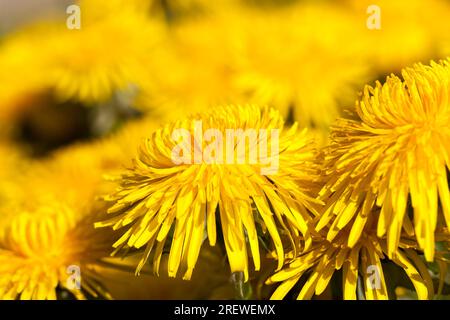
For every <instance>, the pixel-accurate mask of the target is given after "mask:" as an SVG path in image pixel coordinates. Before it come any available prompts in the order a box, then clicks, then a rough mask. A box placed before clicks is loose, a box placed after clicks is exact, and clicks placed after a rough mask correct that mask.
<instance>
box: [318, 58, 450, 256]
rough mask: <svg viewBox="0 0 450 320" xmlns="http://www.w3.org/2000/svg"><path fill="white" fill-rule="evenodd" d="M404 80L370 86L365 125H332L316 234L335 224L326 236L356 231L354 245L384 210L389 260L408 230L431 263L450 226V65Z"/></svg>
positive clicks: (380, 222)
mask: <svg viewBox="0 0 450 320" xmlns="http://www.w3.org/2000/svg"><path fill="white" fill-rule="evenodd" d="M402 76H403V79H404V80H401V79H400V78H398V77H397V76H395V75H391V76H389V77H388V78H387V79H386V82H385V83H384V84H381V83H379V82H377V83H376V85H375V87H370V86H366V88H365V89H364V94H363V97H362V98H361V100H360V101H359V102H358V104H357V109H356V111H357V113H358V115H359V119H358V120H344V119H342V120H340V121H339V122H338V123H337V124H336V125H335V126H334V128H333V131H332V135H331V140H332V142H331V145H330V146H329V147H328V148H327V150H326V157H325V158H326V163H325V174H326V175H327V177H328V178H327V180H328V181H327V183H326V184H325V186H324V187H323V189H322V191H321V192H320V197H321V199H323V200H324V202H326V204H327V205H326V207H325V209H324V213H323V215H322V217H321V220H320V221H319V223H318V225H317V229H318V230H320V229H322V228H323V227H325V226H326V225H327V224H328V223H329V222H331V221H333V223H332V225H331V227H330V229H329V231H328V235H327V239H328V240H329V241H333V239H334V238H335V236H336V235H337V234H338V232H339V230H341V229H343V228H344V227H346V226H347V225H351V226H352V228H351V232H350V235H349V237H348V245H349V246H350V247H354V246H355V245H356V244H357V243H358V240H359V238H360V235H361V233H362V231H363V228H364V226H365V224H366V221H367V219H368V218H369V217H370V216H371V215H373V214H374V213H372V211H371V210H372V208H374V207H376V206H378V207H381V212H380V213H379V214H377V216H376V220H377V234H378V236H379V237H382V236H384V235H387V240H388V253H389V257H390V258H393V257H395V255H396V253H395V252H396V249H397V247H398V243H399V241H400V235H401V232H402V230H404V231H406V232H407V233H408V234H409V235H411V236H413V235H414V236H415V237H416V239H417V241H418V244H419V247H420V248H421V249H423V250H424V251H425V256H426V258H427V260H429V261H431V260H433V254H434V245H435V239H434V231H435V228H436V226H437V225H441V226H443V225H445V224H446V225H447V226H448V225H449V224H450V194H449V188H448V179H447V172H448V169H449V168H450V145H449V141H450V102H449V96H448V92H449V90H450V86H449V83H450V66H449V63H448V62H441V63H434V62H432V63H431V65H430V66H426V65H422V64H417V65H415V66H414V67H411V68H406V69H404V70H403V71H402ZM409 208H411V210H410V209H409ZM334 217H335V219H334V220H333V218H334ZM354 217H355V219H353V218H354Z"/></svg>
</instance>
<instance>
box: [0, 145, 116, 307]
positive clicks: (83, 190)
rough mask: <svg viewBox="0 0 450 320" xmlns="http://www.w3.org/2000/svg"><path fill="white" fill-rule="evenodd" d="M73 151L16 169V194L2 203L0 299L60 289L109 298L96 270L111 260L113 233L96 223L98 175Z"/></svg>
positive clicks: (48, 295)
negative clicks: (67, 158)
mask: <svg viewBox="0 0 450 320" xmlns="http://www.w3.org/2000/svg"><path fill="white" fill-rule="evenodd" d="M73 155H74V154H72V157H70V161H69V162H67V161H64V160H61V161H60V160H58V159H52V160H46V161H44V162H42V163H40V162H39V163H35V164H33V165H32V166H30V167H29V168H28V169H27V170H26V172H21V173H18V174H17V175H16V177H15V180H14V183H17V184H18V186H17V187H16V188H15V189H14V191H15V192H16V194H14V195H12V196H11V197H8V200H9V201H7V203H5V202H2V203H1V205H0V217H1V224H0V298H1V299H16V298H20V299H39V300H41V299H55V298H57V297H59V294H58V292H59V291H60V290H61V289H65V290H67V291H69V292H71V293H72V294H73V295H74V296H75V297H76V298H78V299H84V298H88V297H102V298H110V295H109V294H108V291H107V289H106V288H105V286H104V284H103V283H102V281H101V279H102V276H101V272H100V271H101V269H102V268H105V267H109V266H111V261H109V260H110V259H111V258H110V257H109V253H110V247H111V243H113V242H114V241H116V240H117V239H116V238H115V235H114V234H112V233H111V232H108V231H109V230H102V231H101V232H99V230H96V229H95V228H94V221H95V220H97V219H98V217H97V213H98V212H101V208H100V206H101V203H99V202H98V201H95V194H96V192H97V191H99V192H100V190H103V189H101V188H100V187H99V182H101V181H102V179H101V175H99V174H98V172H97V171H96V170H93V168H90V170H86V168H83V167H82V166H79V165H78V163H77V161H76V160H77V159H76V157H73ZM74 160H75V161H74ZM102 192H105V190H103V191H102ZM10 198H11V199H10ZM104 231H106V232H104ZM78 275H79V276H80V277H81V278H80V282H79V286H78V285H77V282H78V278H77V277H78Z"/></svg>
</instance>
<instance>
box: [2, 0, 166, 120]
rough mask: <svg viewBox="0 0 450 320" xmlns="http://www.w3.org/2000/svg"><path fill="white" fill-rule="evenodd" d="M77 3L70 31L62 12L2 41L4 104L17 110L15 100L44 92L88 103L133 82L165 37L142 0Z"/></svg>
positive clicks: (59, 98) (133, 83) (159, 22)
mask: <svg viewBox="0 0 450 320" xmlns="http://www.w3.org/2000/svg"><path fill="white" fill-rule="evenodd" d="M78 4H79V5H80V10H81V16H80V28H79V29H73V30H72V29H69V28H68V27H67V26H66V20H65V19H66V18H67V17H66V16H64V17H59V18H57V19H53V20H49V21H46V22H45V23H43V22H38V23H32V24H31V25H29V26H27V27H26V28H25V29H23V30H19V31H17V32H16V33H13V34H12V35H11V36H9V37H8V38H7V39H6V40H5V42H4V43H3V45H2V47H1V49H0V67H1V71H0V79H2V80H3V82H4V83H5V84H6V87H5V88H2V89H0V98H3V97H4V99H2V101H3V103H4V104H5V106H4V107H2V108H5V109H6V110H11V112H13V111H15V112H20V110H16V109H17V108H16V105H17V103H15V102H16V100H19V101H21V100H23V96H24V95H30V94H35V93H36V92H38V93H41V92H43V91H44V92H45V91H50V92H52V93H53V94H54V95H55V97H56V98H57V99H58V100H62V101H65V100H69V99H73V100H77V101H81V102H82V103H84V104H86V105H90V104H93V103H99V102H104V101H105V100H107V99H109V98H111V96H112V95H113V94H114V93H115V92H117V91H125V90H129V88H130V87H132V86H133V85H135V83H136V81H137V72H138V70H139V69H140V68H141V66H142V65H144V64H145V62H146V61H148V60H149V59H151V51H152V48H153V47H154V46H155V45H156V44H157V43H158V41H159V39H161V38H162V37H163V36H164V25H163V24H162V22H161V21H160V20H157V19H152V20H150V19H149V17H148V16H147V14H146V12H145V10H143V8H145V6H144V4H145V2H144V1H140V0H135V1H122V0H116V1H108V3H107V4H106V3H104V2H100V1H79V3H78ZM10 101H11V102H10ZM25 105H28V106H30V105H31V106H32V103H28V104H25ZM9 106H10V107H9ZM0 119H1V118H0Z"/></svg>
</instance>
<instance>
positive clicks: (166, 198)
mask: <svg viewBox="0 0 450 320" xmlns="http://www.w3.org/2000/svg"><path fill="white" fill-rule="evenodd" d="M198 121H201V124H202V129H199V127H198ZM208 129H216V130H218V132H219V133H221V134H222V135H225V134H226V130H227V129H229V130H232V129H234V130H239V129H240V130H244V131H243V132H247V131H246V130H247V129H254V130H256V132H260V131H259V130H260V129H266V130H268V131H270V132H272V131H271V130H275V131H276V132H279V134H278V136H279V139H278V138H276V140H275V138H274V137H273V136H272V134H270V137H269V134H267V136H266V139H267V145H266V146H267V149H266V151H265V152H266V153H267V152H268V149H270V150H272V151H271V152H270V155H269V154H267V155H266V156H264V155H263V153H262V152H264V149H261V146H262V144H263V140H264V138H263V137H262V136H261V137H260V138H259V139H258V140H252V138H251V137H248V138H247V139H246V138H245V137H243V138H242V137H241V138H239V137H238V139H237V140H236V138H235V137H234V136H231V139H232V140H231V142H227V143H228V145H229V146H231V148H232V149H231V150H232V151H231V154H229V153H230V151H228V152H226V151H225V150H224V149H223V148H224V146H225V141H223V140H222V143H220V142H219V141H220V140H216V142H215V143H217V145H216V147H215V148H217V149H215V150H216V151H212V150H211V149H208V144H207V143H206V140H204V139H203V135H202V134H203V133H202V132H203V130H204V132H208V131H210V130H208ZM178 130H183V132H184V134H188V135H189V137H186V138H187V139H188V140H187V141H184V142H182V143H183V147H184V148H188V150H189V151H186V154H184V153H183V156H182V157H183V159H184V160H188V158H184V157H190V156H192V155H194V156H195V157H196V159H197V155H195V154H197V153H198V152H199V150H203V151H204V150H209V151H210V152H211V153H206V155H205V153H204V152H203V156H202V159H201V160H200V161H198V159H197V160H195V162H189V161H188V162H186V161H184V160H183V163H179V164H176V163H178V162H176V161H175V160H174V158H173V150H174V148H175V150H176V147H177V146H179V143H180V141H177V140H174V139H179V138H180V137H178V138H173V137H172V134H173V133H174V132H179V131H178ZM199 130H200V131H199ZM207 130H208V131H207ZM216 134H217V132H216ZM210 138H211V137H210ZM205 139H207V138H205ZM216 139H219V137H216ZM248 139H250V140H249V143H248V144H247V143H246V140H248ZM227 141H229V139H228V140H227ZM275 144H279V149H278V150H275V149H272V146H273V145H275ZM242 146H243V147H244V148H245V154H246V155H249V153H250V151H257V150H259V153H258V154H260V155H263V158H260V161H259V162H256V163H252V162H250V160H249V159H250V158H249V159H247V158H245V161H243V163H242V164H239V163H236V162H235V161H236V160H235V156H236V155H234V154H233V153H234V150H235V149H237V150H242V149H241V147H242ZM209 148H211V146H209ZM227 150H230V149H229V147H227ZM200 152H202V151H200ZM225 154H227V157H228V156H231V157H232V159H233V160H235V161H234V162H233V161H232V162H233V163H228V162H226V161H224V159H222V160H221V157H220V156H221V155H222V156H224V155H225ZM277 157H278V159H279V166H278V168H277V169H278V170H277V171H274V172H270V173H269V174H268V175H263V174H262V173H261V172H262V171H261V169H262V168H263V167H265V166H266V165H267V164H263V163H262V162H263V161H264V162H266V161H269V160H270V161H272V160H274V159H275V158H277ZM315 157H316V152H315V149H314V146H313V145H312V144H311V142H310V140H309V139H308V137H307V135H306V133H305V132H304V131H303V132H301V133H299V132H298V129H297V126H296V125H294V126H293V127H292V128H291V129H289V130H287V131H286V130H285V129H283V120H282V118H281V117H280V115H279V114H278V113H277V112H276V111H274V110H269V109H264V110H262V111H261V110H260V109H259V108H258V107H256V106H246V107H240V106H238V107H236V106H224V107H218V108H215V109H214V110H211V111H210V112H206V113H204V114H199V115H196V116H192V117H190V118H188V119H185V120H180V121H176V122H173V123H171V124H169V125H166V126H165V127H164V128H162V129H160V130H158V131H156V132H155V133H153V134H152V135H151V137H150V138H148V139H147V141H146V143H144V144H142V145H141V147H140V150H139V155H138V157H137V158H136V159H135V160H134V163H133V166H132V167H131V168H130V169H129V170H127V171H126V172H125V173H124V174H122V175H121V176H120V177H119V178H118V183H119V185H120V186H119V188H118V190H117V192H115V193H112V194H111V195H109V196H106V197H105V200H107V201H109V202H110V203H111V207H110V208H109V210H108V213H109V214H110V216H111V217H109V218H108V219H107V220H105V221H102V222H99V223H98V224H97V226H98V227H105V226H110V227H113V229H115V230H118V231H117V233H120V234H121V235H122V237H121V238H120V239H119V240H118V241H117V242H116V243H115V244H114V247H115V248H116V251H121V250H123V251H125V252H126V251H128V250H130V249H140V248H144V247H145V252H144V254H143V257H142V260H141V262H140V264H139V266H138V270H137V272H139V271H140V270H141V268H142V267H143V265H144V264H145V262H146V261H147V259H148V257H149V255H150V254H151V253H153V254H154V255H153V257H154V262H153V266H154V269H155V271H156V272H157V271H158V267H159V261H160V259H161V255H162V252H163V249H164V247H165V245H166V244H169V243H170V244H171V248H170V254H169V261H168V274H169V276H171V277H175V276H176V275H177V272H178V270H179V268H180V265H181V266H182V268H183V269H184V272H185V273H184V278H185V279H189V278H190V277H191V274H192V271H193V269H194V267H195V265H196V262H197V258H198V254H199V252H200V248H201V246H202V244H203V242H204V240H205V238H206V237H207V238H208V239H209V243H210V245H213V246H214V245H215V244H216V240H217V224H219V225H220V227H221V231H222V234H223V241H224V243H225V247H226V250H227V254H228V259H229V263H230V267H231V271H232V272H244V274H245V279H247V278H248V257H247V256H248V253H247V245H249V246H250V251H251V255H252V257H253V262H254V265H255V269H256V270H259V268H260V252H259V240H258V238H259V237H265V236H266V237H267V238H268V239H269V240H271V242H273V246H274V248H275V251H276V254H275V255H276V257H277V258H278V268H281V266H282V265H283V261H284V252H285V245H283V238H287V239H290V241H291V246H295V247H297V245H298V244H299V243H300V240H298V238H299V236H300V233H301V234H303V235H307V234H308V232H309V229H308V221H310V219H311V218H310V213H309V212H308V209H310V210H314V205H315V203H316V201H315V200H314V199H313V198H311V192H312V190H314V188H317V186H316V183H317V182H316V180H317V176H316V174H317V170H318V168H317V165H316V164H315ZM227 159H229V158H227ZM267 232H268V234H267ZM294 239H296V240H295V241H294ZM219 241H222V239H221V238H219ZM293 249H297V248H293Z"/></svg>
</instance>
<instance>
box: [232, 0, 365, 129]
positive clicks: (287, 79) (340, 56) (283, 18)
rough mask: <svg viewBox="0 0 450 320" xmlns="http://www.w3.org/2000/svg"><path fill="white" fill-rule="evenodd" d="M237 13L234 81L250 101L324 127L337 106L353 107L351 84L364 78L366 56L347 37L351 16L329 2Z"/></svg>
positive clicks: (333, 118)
mask: <svg viewBox="0 0 450 320" xmlns="http://www.w3.org/2000/svg"><path fill="white" fill-rule="evenodd" d="M235 15H236V16H238V15H242V17H241V18H239V21H243V22H242V25H243V28H244V29H245V32H244V34H243V35H242V36H241V37H243V40H242V45H241V50H242V51H241V53H240V54H239V57H240V66H239V72H238V74H237V76H236V85H237V86H238V87H239V88H240V89H241V90H242V91H243V92H246V93H248V94H249V95H250V101H252V102H255V103H260V104H269V105H271V106H275V107H277V108H279V109H280V111H281V112H282V113H283V115H285V116H287V114H288V113H289V110H291V111H292V112H293V116H294V119H295V120H297V121H298V122H299V123H300V125H302V126H311V127H318V128H320V129H322V130H325V131H327V130H328V128H329V125H330V124H331V123H332V121H334V120H335V118H337V117H338V116H339V114H340V112H341V109H340V105H346V106H348V105H350V106H351V105H352V102H353V100H354V99H355V98H356V94H354V91H353V90H352V86H353V85H355V84H362V83H364V81H365V80H366V79H367V71H368V69H367V68H366V66H365V64H364V59H363V58H362V57H360V56H359V55H358V54H357V51H356V49H355V45H354V43H352V41H351V39H349V37H348V35H349V34H351V33H352V32H353V29H354V24H353V23H352V21H353V17H352V16H351V15H349V14H348V13H347V12H345V11H344V10H341V9H340V8H339V7H337V6H334V5H332V4H327V3H321V4H320V5H317V4H315V5H311V4H305V3H299V4H294V5H290V6H284V7H281V8H278V9H276V8H275V9H273V10H272V11H264V10H250V9H246V10H244V9H242V11H239V12H237V13H236V14H235ZM233 20H238V19H237V18H233V15H231V16H230V21H233ZM339 100H340V101H339Z"/></svg>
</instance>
